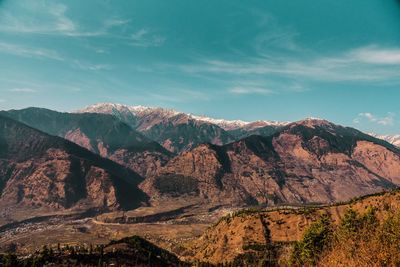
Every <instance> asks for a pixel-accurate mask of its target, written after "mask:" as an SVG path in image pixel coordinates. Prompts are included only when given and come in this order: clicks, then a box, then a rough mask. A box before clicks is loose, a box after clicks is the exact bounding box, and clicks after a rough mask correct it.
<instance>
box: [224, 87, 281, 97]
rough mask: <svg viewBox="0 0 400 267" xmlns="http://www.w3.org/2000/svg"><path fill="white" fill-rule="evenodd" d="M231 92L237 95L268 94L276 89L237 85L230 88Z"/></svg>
mask: <svg viewBox="0 0 400 267" xmlns="http://www.w3.org/2000/svg"><path fill="white" fill-rule="evenodd" d="M229 92H230V93H232V94H236V95H247V94H258V95H268V94H273V93H274V91H272V90H270V89H266V88H261V87H242V86H236V87H233V88H231V89H229Z"/></svg>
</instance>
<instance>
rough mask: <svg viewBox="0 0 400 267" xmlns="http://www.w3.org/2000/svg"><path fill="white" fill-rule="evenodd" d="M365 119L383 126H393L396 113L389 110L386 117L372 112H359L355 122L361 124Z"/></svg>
mask: <svg viewBox="0 0 400 267" xmlns="http://www.w3.org/2000/svg"><path fill="white" fill-rule="evenodd" d="M364 119H366V120H367V121H368V122H370V123H376V124H379V125H382V126H393V125H394V124H395V114H394V113H392V112H389V113H388V114H387V115H386V116H385V117H379V116H376V115H374V114H372V113H370V112H362V113H359V114H358V116H357V117H356V118H355V119H354V120H353V122H354V123H356V124H360V123H361V122H362V121H363V120H364Z"/></svg>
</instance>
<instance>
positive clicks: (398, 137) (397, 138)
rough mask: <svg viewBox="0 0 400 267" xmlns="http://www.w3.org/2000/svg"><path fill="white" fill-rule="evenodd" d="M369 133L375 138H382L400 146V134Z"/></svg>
mask: <svg viewBox="0 0 400 267" xmlns="http://www.w3.org/2000/svg"><path fill="white" fill-rule="evenodd" d="M368 134H369V135H371V136H373V137H375V138H378V139H382V140H384V141H386V142H388V143H391V144H392V145H395V146H397V147H400V134H393V135H390V134H386V135H385V134H382V135H379V134H375V133H368Z"/></svg>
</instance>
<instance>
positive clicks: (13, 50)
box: [0, 42, 64, 61]
mask: <svg viewBox="0 0 400 267" xmlns="http://www.w3.org/2000/svg"><path fill="white" fill-rule="evenodd" d="M0 53H3V54H11V55H15V56H20V57H29V58H41V59H52V60H59V61H62V60H64V58H63V57H62V56H61V55H60V54H59V53H58V52H56V51H54V50H49V49H41V48H32V47H25V46H21V45H16V44H10V43H4V42H2V43H0Z"/></svg>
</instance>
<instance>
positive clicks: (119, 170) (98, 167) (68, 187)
mask: <svg viewBox="0 0 400 267" xmlns="http://www.w3.org/2000/svg"><path fill="white" fill-rule="evenodd" d="M0 143H1V144H2V149H1V152H0V154H1V157H0V174H1V175H0V177H1V178H0V206H3V207H4V206H24V207H50V208H53V209H55V210H57V209H69V208H73V209H75V208H79V209H88V208H96V209H103V210H114V209H125V208H132V207H135V206H137V205H138V204H139V203H140V202H141V201H145V197H144V195H143V194H142V193H141V192H140V191H139V190H138V188H137V186H136V185H137V184H138V183H139V182H140V180H141V178H140V177H139V176H138V175H137V174H135V173H133V172H130V171H128V170H126V169H124V168H123V167H122V166H120V165H117V164H115V163H113V162H112V161H109V160H106V159H103V158H101V157H99V156H97V155H95V154H93V153H91V152H89V151H87V150H85V149H83V148H81V147H79V146H77V145H75V144H73V143H70V142H68V141H65V140H63V139H61V138H58V137H53V136H49V135H46V134H44V133H41V132H39V131H37V130H34V129H32V128H29V127H27V126H25V125H23V124H20V123H18V122H16V121H13V120H11V119H7V118H3V117H1V116H0Z"/></svg>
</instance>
